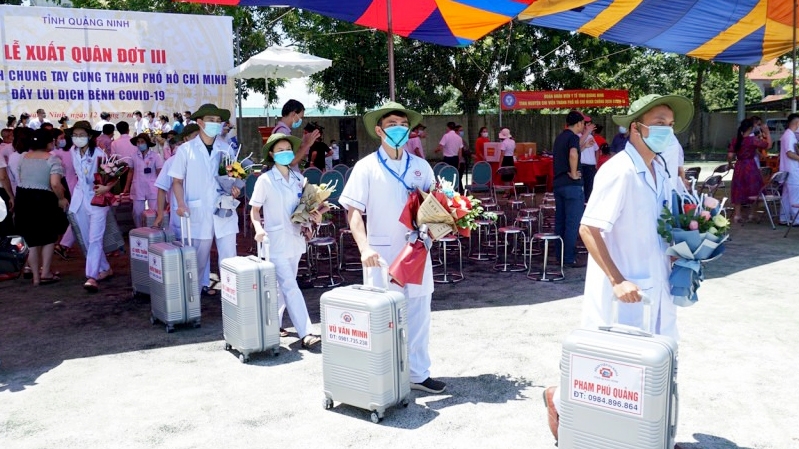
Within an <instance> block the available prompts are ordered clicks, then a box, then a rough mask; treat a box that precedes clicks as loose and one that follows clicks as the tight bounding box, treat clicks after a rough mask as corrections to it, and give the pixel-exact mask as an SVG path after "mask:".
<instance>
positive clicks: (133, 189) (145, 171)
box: [130, 149, 164, 228]
mask: <svg viewBox="0 0 799 449" xmlns="http://www.w3.org/2000/svg"><path fill="white" fill-rule="evenodd" d="M136 153H137V154H135V155H134V156H133V157H132V164H131V168H132V169H133V181H132V182H131V185H130V199H131V201H133V222H134V223H135V224H136V227H137V228H140V227H142V226H144V225H143V224H142V223H143V220H142V214H143V213H144V208H145V203H147V204H146V205H147V208H149V209H155V208H156V203H155V202H156V200H157V199H158V189H157V188H156V187H155V180H156V178H157V177H158V172H159V171H160V170H161V168H162V167H163V166H164V159H163V158H162V157H161V155H160V154H158V153H156V152H155V151H152V149H148V150H147V152H146V153H143V152H141V151H139V150H138V149H137V151H136Z"/></svg>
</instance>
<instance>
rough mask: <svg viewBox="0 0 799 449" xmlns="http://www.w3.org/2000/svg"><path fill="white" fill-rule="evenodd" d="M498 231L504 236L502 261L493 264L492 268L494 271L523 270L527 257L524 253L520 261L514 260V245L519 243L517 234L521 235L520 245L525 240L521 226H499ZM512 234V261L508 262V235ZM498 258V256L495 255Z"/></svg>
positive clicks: (515, 253)
mask: <svg viewBox="0 0 799 449" xmlns="http://www.w3.org/2000/svg"><path fill="white" fill-rule="evenodd" d="M499 232H500V233H501V234H502V235H503V236H505V250H504V252H503V258H502V263H497V264H495V265H494V270H496V271H503V272H508V271H524V270H527V259H526V258H525V256H524V254H522V263H518V262H517V261H516V256H517V251H516V247H517V246H518V245H519V235H521V237H522V247H524V246H525V241H526V240H527V237H526V235H525V233H524V231H523V230H522V228H517V227H516V226H507V227H504V228H499ZM510 235H512V236H513V251H512V252H513V262H512V263H508V245H509V243H508V236H510ZM522 253H524V251H522ZM497 259H499V257H497Z"/></svg>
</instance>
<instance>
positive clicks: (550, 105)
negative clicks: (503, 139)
mask: <svg viewBox="0 0 799 449" xmlns="http://www.w3.org/2000/svg"><path fill="white" fill-rule="evenodd" d="M500 97H501V98H502V110H503V111H515V110H518V109H572V108H586V107H599V108H605V107H609V108H614V107H625V106H629V104H630V99H629V97H628V93H627V91H626V90H616V89H598V90H588V89H583V90H538V91H508V92H502V95H501V96H500Z"/></svg>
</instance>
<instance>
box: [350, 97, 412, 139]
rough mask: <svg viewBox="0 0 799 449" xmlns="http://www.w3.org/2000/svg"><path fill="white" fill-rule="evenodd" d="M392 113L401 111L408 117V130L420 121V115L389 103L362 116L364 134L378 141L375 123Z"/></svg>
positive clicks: (399, 105) (391, 102) (392, 102)
mask: <svg viewBox="0 0 799 449" xmlns="http://www.w3.org/2000/svg"><path fill="white" fill-rule="evenodd" d="M393 111H401V112H403V113H404V114H405V115H406V116H407V117H408V128H409V129H413V128H414V127H415V126H416V125H418V124H419V122H421V121H422V114H420V113H418V112H416V111H412V110H410V109H405V106H403V105H401V104H399V103H397V102H394V101H389V102H388V103H386V104H384V105H383V106H380V107H379V108H377V109H375V110H374V111H369V112H367V113H366V114H364V116H363V124H364V126H366V132H367V133H369V135H370V136H372V137H374V138H375V139H379V138H380V136H378V135H377V134H376V133H375V126H377V122H379V121H380V119H381V118H383V117H385V116H386V115H388V114H389V113H390V112H393Z"/></svg>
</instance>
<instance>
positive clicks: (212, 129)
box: [203, 122, 222, 137]
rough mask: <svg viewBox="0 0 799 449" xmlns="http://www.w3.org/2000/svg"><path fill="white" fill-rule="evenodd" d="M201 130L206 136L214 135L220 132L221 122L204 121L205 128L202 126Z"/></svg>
mask: <svg viewBox="0 0 799 449" xmlns="http://www.w3.org/2000/svg"><path fill="white" fill-rule="evenodd" d="M203 132H204V133H205V134H206V135H207V136H208V137H216V136H218V135H219V133H221V132H222V124H221V123H215V122H205V128H203Z"/></svg>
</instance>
